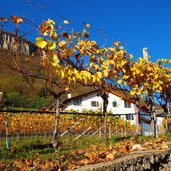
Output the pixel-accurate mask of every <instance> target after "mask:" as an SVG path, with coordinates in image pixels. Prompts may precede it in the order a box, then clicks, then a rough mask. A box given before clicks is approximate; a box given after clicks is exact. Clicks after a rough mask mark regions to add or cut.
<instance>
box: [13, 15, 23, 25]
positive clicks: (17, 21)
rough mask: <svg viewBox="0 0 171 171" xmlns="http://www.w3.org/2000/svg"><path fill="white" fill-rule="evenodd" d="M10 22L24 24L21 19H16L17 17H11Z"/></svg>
mask: <svg viewBox="0 0 171 171" xmlns="http://www.w3.org/2000/svg"><path fill="white" fill-rule="evenodd" d="M11 20H12V22H13V23H15V24H19V23H23V22H24V21H23V19H22V18H20V17H18V16H11Z"/></svg>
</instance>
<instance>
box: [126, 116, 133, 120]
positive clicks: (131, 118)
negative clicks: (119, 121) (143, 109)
mask: <svg viewBox="0 0 171 171" xmlns="http://www.w3.org/2000/svg"><path fill="white" fill-rule="evenodd" d="M126 120H134V115H126Z"/></svg>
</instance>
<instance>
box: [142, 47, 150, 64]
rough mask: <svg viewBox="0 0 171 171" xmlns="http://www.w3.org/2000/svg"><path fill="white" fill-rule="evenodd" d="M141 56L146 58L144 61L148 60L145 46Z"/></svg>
mask: <svg viewBox="0 0 171 171" xmlns="http://www.w3.org/2000/svg"><path fill="white" fill-rule="evenodd" d="M143 57H144V59H146V61H148V58H149V56H148V49H147V48H146V47H145V48H143Z"/></svg>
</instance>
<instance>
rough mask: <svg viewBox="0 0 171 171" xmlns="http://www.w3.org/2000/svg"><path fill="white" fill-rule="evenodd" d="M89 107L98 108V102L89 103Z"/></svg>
mask: <svg viewBox="0 0 171 171" xmlns="http://www.w3.org/2000/svg"><path fill="white" fill-rule="evenodd" d="M91 106H92V107H99V102H98V101H91Z"/></svg>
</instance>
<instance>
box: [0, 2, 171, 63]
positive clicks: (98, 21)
mask: <svg viewBox="0 0 171 171" xmlns="http://www.w3.org/2000/svg"><path fill="white" fill-rule="evenodd" d="M11 15H19V16H23V17H26V18H28V19H29V20H31V21H33V22H34V23H36V24H38V25H39V24H41V22H42V21H43V19H48V18H52V19H54V20H55V21H56V23H59V24H60V23H61V22H62V20H64V19H68V20H69V21H70V23H71V27H74V28H76V29H77V30H81V29H82V25H83V24H82V23H83V22H87V23H90V25H91V28H90V32H91V35H92V36H91V38H92V39H95V40H97V42H98V43H100V44H101V45H105V46H110V45H111V43H112V41H115V40H120V41H121V42H123V45H124V47H125V49H126V50H128V52H130V53H132V54H133V55H134V56H135V57H140V56H142V48H143V47H148V49H149V54H150V56H151V59H152V60H153V61H155V60H156V59H157V58H163V57H166V58H169V59H171V1H170V0H105V1H104V0H86V1H83V0H15V1H14V0H2V2H1V5H0V16H4V17H8V16H11ZM12 28H13V26H12V25H11V24H10V23H9V24H7V25H6V26H5V27H4V29H6V30H12ZM30 28H32V25H31V24H29V23H25V24H24V25H23V26H21V28H20V29H21V30H23V31H24V32H26V31H28V30H29V29H30ZM37 34H38V30H35V31H34V32H32V33H31V34H29V36H27V38H28V39H30V40H31V41H35V36H36V35H37Z"/></svg>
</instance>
